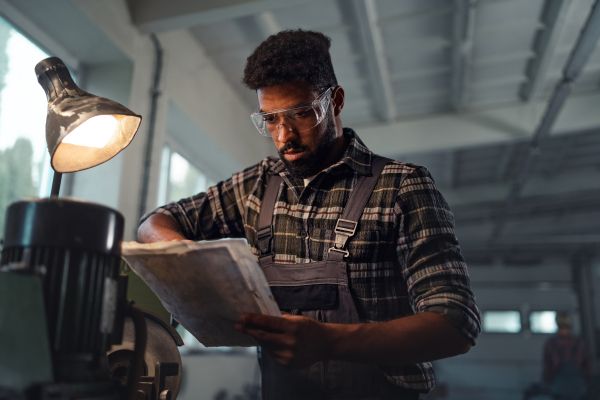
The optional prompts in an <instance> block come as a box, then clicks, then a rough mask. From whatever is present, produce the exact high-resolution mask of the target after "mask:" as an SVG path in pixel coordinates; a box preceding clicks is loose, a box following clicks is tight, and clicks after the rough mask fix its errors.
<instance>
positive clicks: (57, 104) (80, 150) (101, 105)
mask: <svg viewBox="0 0 600 400" xmlns="http://www.w3.org/2000/svg"><path fill="white" fill-rule="evenodd" d="M35 74H36V76H37V79H38V82H39V83H40V85H41V86H42V88H44V91H45V92H46V97H47V99H48V117H47V119H46V143H47V144H48V152H49V153H50V157H51V164H52V168H54V170H55V171H57V172H75V171H81V170H83V169H87V168H92V167H95V166H96V165H99V164H102V163H103V162H106V161H108V160H110V159H111V158H113V157H114V156H116V155H117V154H118V153H119V152H120V151H121V150H123V149H124V148H125V147H127V146H128V145H129V143H131V140H132V139H133V137H134V136H135V133H136V132H137V130H138V128H139V126H140V123H141V122H142V117H141V116H140V115H137V114H135V113H134V112H133V111H131V110H130V109H128V108H127V107H124V106H123V105H121V104H119V103H117V102H115V101H112V100H109V99H106V98H104V97H98V96H94V95H93V94H90V93H87V92H86V91H83V90H81V89H80V88H78V87H77V85H76V84H75V82H74V81H73V78H71V74H70V73H69V70H68V69H67V67H65V64H64V63H63V62H62V60H61V59H60V58H57V57H50V58H46V59H45V60H42V61H40V62H39V63H38V64H37V65H36V66H35Z"/></svg>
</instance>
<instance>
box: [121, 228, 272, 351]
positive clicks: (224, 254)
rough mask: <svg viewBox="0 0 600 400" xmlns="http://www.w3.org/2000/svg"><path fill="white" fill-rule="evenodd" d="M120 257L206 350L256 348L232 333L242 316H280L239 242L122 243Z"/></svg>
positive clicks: (242, 242)
mask: <svg viewBox="0 0 600 400" xmlns="http://www.w3.org/2000/svg"><path fill="white" fill-rule="evenodd" d="M122 255H123V258H124V259H125V260H126V261H127V263H128V264H129V265H130V266H131V268H132V269H133V270H134V271H135V273H136V274H138V275H139V276H140V277H141V278H142V280H143V281H144V282H146V284H147V285H148V286H150V288H151V289H152V290H153V291H154V293H156V295H157V296H158V298H159V299H160V301H161V302H162V304H163V305H164V306H165V308H166V309H167V311H169V312H170V313H171V314H173V315H174V316H175V317H176V318H177V320H178V321H179V323H181V325H183V327H184V328H185V329H187V330H188V331H189V332H190V333H192V334H193V335H194V336H195V337H196V339H198V341H200V342H201V343H202V344H203V345H205V346H207V347H213V346H256V342H255V341H254V339H252V338H251V337H250V336H247V335H244V334H241V333H239V332H237V331H236V330H235V329H234V326H235V323H236V322H237V320H238V318H239V316H240V314H242V313H244V312H250V313H258V314H267V315H273V316H281V312H280V311H279V307H278V306H277V303H276V302H275V299H274V298H273V294H272V293H271V290H270V289H269V285H268V283H267V280H266V278H265V276H264V274H263V273H262V271H261V269H260V266H259V265H258V263H257V262H256V260H255V258H254V256H253V255H252V253H251V252H250V249H249V248H248V245H247V244H246V241H245V240H243V239H228V240H217V241H206V242H161V243H151V244H140V243H136V242H126V243H123V246H122Z"/></svg>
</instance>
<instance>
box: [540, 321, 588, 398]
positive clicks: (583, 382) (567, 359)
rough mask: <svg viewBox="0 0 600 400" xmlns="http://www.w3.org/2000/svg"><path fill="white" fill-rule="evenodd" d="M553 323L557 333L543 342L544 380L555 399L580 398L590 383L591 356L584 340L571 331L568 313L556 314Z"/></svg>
mask: <svg viewBox="0 0 600 400" xmlns="http://www.w3.org/2000/svg"><path fill="white" fill-rule="evenodd" d="M556 324H557V325H558V332H557V334H556V335H555V336H553V337H551V338H550V339H548V341H546V344H545V345H544V372H543V380H544V382H546V383H547V384H549V385H550V387H551V393H552V395H553V396H554V397H555V398H556V399H579V398H581V397H582V396H583V395H584V394H585V393H586V391H587V387H588V384H589V382H590V375H591V360H590V355H589V352H588V349H587V346H586V343H585V342H584V341H583V340H582V339H580V338H578V337H575V336H574V335H573V334H572V326H573V319H572V318H571V316H570V315H569V313H566V312H559V313H557V314H556Z"/></svg>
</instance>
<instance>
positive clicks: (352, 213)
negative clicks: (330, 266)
mask: <svg viewBox="0 0 600 400" xmlns="http://www.w3.org/2000/svg"><path fill="white" fill-rule="evenodd" d="M389 161H392V160H390V159H389V158H385V157H381V156H377V155H373V160H372V162H371V176H361V177H359V178H358V182H356V186H354V189H352V194H350V198H349V199H348V203H347V204H346V207H344V211H343V213H342V216H341V218H340V219H338V221H337V224H336V226H335V243H334V245H333V247H332V248H330V249H329V255H328V257H327V259H328V260H333V261H342V260H343V259H344V257H346V256H348V251H347V250H344V246H346V241H348V238H350V237H351V236H352V235H354V232H356V227H357V226H358V220H359V219H360V216H361V215H362V213H363V211H364V209H365V206H366V205H367V202H368V201H369V198H370V197H371V193H373V189H374V188H375V185H376V184H377V181H378V180H379V176H380V175H381V172H382V171H383V169H384V168H385V165H386V164H387V163H388V162H389Z"/></svg>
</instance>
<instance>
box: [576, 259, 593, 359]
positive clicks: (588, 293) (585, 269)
mask: <svg viewBox="0 0 600 400" xmlns="http://www.w3.org/2000/svg"><path fill="white" fill-rule="evenodd" d="M572 271H573V283H574V288H575V291H576V293H577V300H578V303H579V315H580V318H581V336H582V337H583V339H584V340H585V341H586V343H587V345H588V348H589V351H590V355H591V356H592V369H593V370H595V369H596V367H597V366H598V359H599V358H600V357H599V354H598V329H597V327H596V312H595V307H594V289H593V276H592V257H590V256H589V255H586V254H583V255H579V256H577V257H575V258H574V259H573V262H572Z"/></svg>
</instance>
